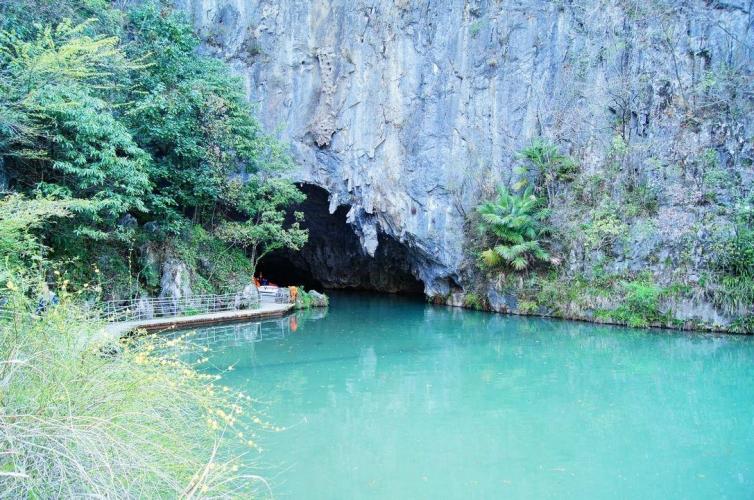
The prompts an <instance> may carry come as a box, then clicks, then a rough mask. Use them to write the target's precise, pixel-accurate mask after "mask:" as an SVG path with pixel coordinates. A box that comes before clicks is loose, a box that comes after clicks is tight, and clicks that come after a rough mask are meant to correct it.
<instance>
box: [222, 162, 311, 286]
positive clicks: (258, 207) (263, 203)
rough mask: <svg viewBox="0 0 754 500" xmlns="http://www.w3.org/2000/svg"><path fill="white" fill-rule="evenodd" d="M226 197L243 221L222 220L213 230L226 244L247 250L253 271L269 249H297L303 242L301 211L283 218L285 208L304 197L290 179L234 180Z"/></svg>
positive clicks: (301, 200)
mask: <svg viewBox="0 0 754 500" xmlns="http://www.w3.org/2000/svg"><path fill="white" fill-rule="evenodd" d="M226 198H228V200H227V202H228V203H229V204H230V205H232V206H235V207H237V208H238V210H239V211H240V212H241V214H242V215H243V216H245V217H246V220H245V221H243V222H235V221H231V222H224V223H222V224H220V225H219V226H218V228H217V229H216V230H215V233H216V234H217V236H218V237H219V238H220V239H221V240H223V241H225V242H226V243H229V244H231V245H236V246H239V247H241V248H245V249H246V250H247V251H248V254H249V260H250V261H251V266H252V269H251V272H252V274H254V273H255V272H256V268H257V265H258V264H259V261H261V260H262V259H263V258H264V257H265V256H266V255H267V254H269V253H270V252H272V251H275V250H279V249H282V248H287V249H290V250H300V249H301V247H303V246H304V244H305V243H306V241H307V239H308V237H309V231H308V230H307V229H302V228H301V222H302V220H303V213H301V212H293V219H294V220H293V222H289V221H286V209H287V208H289V207H291V206H293V205H295V204H297V203H301V202H303V201H304V199H305V198H306V196H305V195H304V194H303V193H302V192H301V191H300V190H299V189H298V188H297V187H296V186H295V185H294V184H293V183H291V182H290V181H288V180H286V179H280V178H270V179H262V178H260V177H258V176H254V177H253V178H251V179H249V180H248V181H247V182H246V183H244V184H241V183H240V182H235V183H233V185H232V186H231V190H230V191H229V193H228V194H227V195H226Z"/></svg>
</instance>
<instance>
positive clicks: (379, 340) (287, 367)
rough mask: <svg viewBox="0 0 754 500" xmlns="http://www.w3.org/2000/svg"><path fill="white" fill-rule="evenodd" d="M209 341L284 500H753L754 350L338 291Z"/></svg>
mask: <svg viewBox="0 0 754 500" xmlns="http://www.w3.org/2000/svg"><path fill="white" fill-rule="evenodd" d="M292 326H293V327H294V328H292ZM197 339H198V340H200V341H202V340H201V339H206V341H207V342H209V343H210V344H211V346H212V348H213V352H212V355H211V363H213V364H215V365H216V366H218V367H227V366H229V365H234V370H233V371H231V372H228V373H226V374H225V376H224V379H225V383H226V384H228V385H231V386H233V387H234V388H239V389H243V390H245V391H248V393H250V394H251V395H253V396H254V397H255V398H257V399H261V400H263V401H264V402H265V413H266V415H267V418H268V419H269V420H270V421H272V422H273V423H274V424H276V425H279V426H284V427H287V430H285V431H283V432H278V433H274V432H270V433H266V434H264V436H263V438H262V439H263V446H264V448H265V451H264V452H263V453H262V454H261V455H260V458H261V460H262V463H263V464H264V466H265V467H264V470H261V471H260V472H261V473H262V474H263V475H265V476H266V477H267V478H269V479H270V482H271V484H272V488H273V493H274V494H275V496H276V497H277V498H296V499H298V498H301V499H320V498H321V499H341V498H342V499H351V498H390V499H397V498H410V499H419V498H422V499H423V498H485V499H486V498H503V497H505V498H642V499H648V498H658V499H670V498H705V499H706V498H754V339H751V338H746V337H735V336H710V335H702V334H686V333H673V332H668V331H651V330H631V329H623V328H616V327H608V326H599V325H591V324H586V323H576V322H567V321H556V320H543V319H530V318H520V317H511V316H503V315H495V314H487V313H480V312H473V311H466V310H459V309H451V308H445V307H440V306H431V305H427V304H425V303H423V302H422V301H420V300H411V299H406V298H399V297H390V296H379V295H343V294H334V295H333V297H332V300H331V307H330V308H329V310H328V311H326V313H325V312H324V311H309V312H302V313H298V314H297V315H296V316H295V317H292V318H286V319H285V320H283V321H271V322H265V323H263V324H261V325H260V324H241V325H225V326H220V327H214V328H205V329H203V330H199V331H198V332H197Z"/></svg>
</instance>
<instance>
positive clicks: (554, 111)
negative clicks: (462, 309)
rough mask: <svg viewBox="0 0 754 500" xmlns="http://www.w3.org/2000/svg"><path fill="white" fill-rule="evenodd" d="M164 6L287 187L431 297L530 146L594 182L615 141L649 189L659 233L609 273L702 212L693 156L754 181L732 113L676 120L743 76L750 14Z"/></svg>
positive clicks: (573, 0)
mask: <svg viewBox="0 0 754 500" xmlns="http://www.w3.org/2000/svg"><path fill="white" fill-rule="evenodd" d="M178 4H179V5H180V6H181V8H182V9H184V10H185V11H186V12H187V13H188V14H189V16H190V17H191V18H192V19H193V22H194V23H195V25H196V27H197V30H198V32H199V34H200V36H201V38H202V40H203V42H204V44H203V50H204V51H205V52H207V53H210V54H214V55H217V56H219V57H222V58H224V59H226V60H227V61H229V62H230V63H231V65H232V66H233V68H234V70H235V71H236V72H237V74H238V75H240V76H241V77H243V79H244V81H245V84H246V88H247V92H248V96H249V99H250V100H251V101H252V102H253V103H255V104H256V105H257V106H258V111H259V115H260V117H261V120H262V122H263V123H264V125H265V126H266V128H267V130H270V131H274V130H279V131H280V135H281V136H282V138H283V139H285V140H287V141H288V142H289V143H290V144H291V146H292V148H293V152H294V155H295V158H296V160H297V161H298V163H299V165H300V171H299V172H298V173H297V177H298V180H300V181H302V182H306V183H309V184H313V185H317V186H320V187H322V188H324V189H326V190H327V191H328V192H329V210H330V212H331V213H334V212H335V211H336V210H337V209H338V207H341V206H346V207H350V208H349V211H348V214H347V219H348V222H349V223H350V224H351V226H352V227H353V229H354V232H355V234H356V235H357V237H358V238H359V241H360V244H361V247H362V249H363V252H364V253H365V254H367V255H375V254H376V252H378V247H379V244H380V241H381V238H382V237H383V236H387V237H389V238H390V239H391V241H395V242H399V243H400V244H402V245H403V246H405V248H406V250H407V255H408V260H409V261H408V265H409V267H410V272H411V273H412V274H413V275H414V276H416V277H418V278H419V279H420V280H421V281H422V282H423V283H424V287H425V293H426V294H428V295H430V296H448V295H449V294H450V293H451V292H453V291H457V290H459V289H460V288H463V287H464V285H465V283H464V278H463V272H462V268H463V263H464V258H465V256H464V245H465V242H466V241H467V240H466V238H465V237H464V234H465V227H464V224H465V221H466V216H467V214H469V213H470V212H472V211H473V209H474V206H476V204H477V203H478V202H479V200H480V199H482V198H484V197H485V196H488V195H489V194H490V193H491V192H492V191H493V190H494V188H495V186H496V185H497V184H499V183H511V182H515V180H516V179H515V176H516V173H515V169H514V167H515V165H516V152H517V151H519V150H520V149H521V148H522V147H524V146H525V145H527V144H528V143H529V141H530V140H531V139H532V138H533V137H537V136H545V137H548V138H550V139H551V140H553V142H555V143H557V144H558V145H559V146H560V147H561V149H562V150H563V151H565V152H567V153H569V154H571V155H572V156H573V157H574V158H575V159H576V160H577V161H578V162H579V164H580V166H581V168H582V171H585V172H588V173H590V174H591V175H593V176H595V177H596V178H599V177H601V176H604V175H606V174H605V173H606V172H607V170H606V169H608V168H612V167H611V166H610V165H611V156H610V155H611V151H613V150H614V145H615V141H616V137H620V138H621V140H622V141H625V142H627V143H629V144H630V145H631V151H632V156H631V158H630V161H627V162H625V164H624V165H621V166H620V168H625V169H627V171H628V170H631V175H635V176H637V177H638V178H641V179H645V180H654V181H658V182H661V184H662V186H663V192H662V193H661V195H660V197H659V204H660V207H659V213H660V214H661V216H660V217H658V218H656V220H655V221H654V222H656V223H657V225H658V228H657V229H658V230H657V233H656V234H655V235H653V236H651V237H649V236H647V237H645V236H643V235H641V234H637V235H636V238H637V240H636V241H635V242H634V243H632V244H631V245H630V248H626V249H625V251H624V252H623V254H621V256H619V257H618V258H616V259H615V262H616V264H615V265H616V266H619V267H620V266H623V268H626V269H641V268H643V267H644V266H645V265H647V264H648V263H652V265H653V266H655V267H656V266H659V265H661V263H662V262H666V261H667V262H672V261H673V259H674V257H673V256H674V253H677V252H680V250H679V249H678V248H680V246H679V245H677V244H676V243H677V242H679V241H681V240H682V239H683V238H685V237H686V236H685V233H683V231H682V230H681V229H684V228H687V227H691V226H693V225H694V224H697V223H701V222H700V221H702V220H703V219H704V217H706V216H707V215H709V214H705V213H704V209H699V208H698V207H696V206H695V205H693V204H694V203H695V202H693V201H689V200H690V197H689V196H686V195H685V194H684V193H685V192H687V191H688V189H690V186H692V185H693V184H694V179H697V180H698V175H699V174H698V173H695V172H694V171H693V167H692V165H695V163H694V162H695V161H696V160H695V159H696V158H699V157H700V156H701V155H702V154H703V153H704V151H706V150H708V149H712V150H714V151H715V154H716V155H717V157H718V158H719V160H720V162H721V164H722V165H724V166H725V168H729V169H733V170H736V171H737V172H738V174H739V175H740V178H741V179H742V182H743V183H748V185H751V182H752V175H753V174H752V172H751V170H752V167H751V159H752V136H753V135H754V133H753V131H754V127H752V119H751V115H750V114H747V112H745V109H746V108H744V110H739V112H736V111H735V110H733V109H729V110H728V111H721V112H715V113H711V112H710V113H707V114H704V113H701V114H698V113H697V115H696V116H695V117H693V119H692V118H690V114H691V113H689V109H692V108H694V107H696V108H699V106H700V104H699V103H698V102H696V100H695V99H696V97H695V96H696V90H695V89H698V88H700V87H699V86H700V85H704V79H705V78H709V77H710V72H711V71H713V70H714V71H716V69H715V68H720V67H722V66H721V64H723V63H726V64H728V63H730V64H731V65H734V66H736V67H738V68H739V69H741V70H742V71H743V72H744V73H747V72H748V74H751V69H752V60H754V49H753V48H752V47H754V37H753V36H752V16H754V14H752V3H751V2H749V1H746V2H745V1H740V0H730V1H727V2H709V1H707V2H705V1H695V0H690V1H683V2H681V1H664V0H657V1H653V2H649V1H641V2H638V1H617V0H616V1H606V0H605V1H601V0H582V1H577V0H567V1H561V2H551V1H533V0H511V1H505V2H497V1H477V0H467V1H461V0H448V1H442V2H436V1H434V2H433V1H429V0H416V1H407V0H395V1H373V0H370V1H367V0H322V1H296V0H283V1H281V0H178ZM749 82H750V80H749ZM749 85H750V84H749ZM742 91H743V94H742V95H743V97H742V99H743V102H745V103H748V104H751V98H752V97H751V87H749V88H748V89H742ZM746 92H749V94H748V97H746V95H745V94H746ZM692 205H693V208H690V207H692ZM556 222H557V217H556ZM632 237H633V236H632ZM676 247H678V248H676ZM661 251H664V252H666V254H667V255H666V257H667V258H666V259H664V260H661V259H659V258H658V257H657V256H658V252H661ZM563 254H564V257H565V259H566V264H565V265H566V266H567V267H568V268H570V269H573V270H574V272H575V271H577V270H579V269H580V268H586V267H587V266H586V264H585V263H589V259H590V255H589V254H588V252H585V251H584V250H583V249H582V248H578V247H577V246H576V247H574V248H567V249H565V250H564V251H563ZM658 262H660V264H658ZM611 265H612V264H611ZM616 269H617V268H616ZM653 269H654V268H653ZM656 270H658V272H659V271H661V269H659V268H658V269H656Z"/></svg>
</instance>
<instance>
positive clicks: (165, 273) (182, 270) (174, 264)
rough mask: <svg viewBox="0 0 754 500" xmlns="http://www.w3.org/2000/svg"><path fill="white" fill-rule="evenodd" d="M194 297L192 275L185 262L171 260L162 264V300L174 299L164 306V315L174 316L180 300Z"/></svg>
mask: <svg viewBox="0 0 754 500" xmlns="http://www.w3.org/2000/svg"><path fill="white" fill-rule="evenodd" d="M191 295H192V291H191V274H190V271H189V269H188V267H187V266H186V264H185V263H184V262H181V261H180V260H178V259H173V258H169V259H167V260H166V261H165V262H164V263H163V264H162V278H161V279H160V298H161V299H172V300H171V301H170V302H166V303H165V304H163V305H162V307H163V308H164V309H165V310H164V311H162V312H163V314H166V315H168V314H174V313H175V311H176V310H177V307H178V306H177V304H178V300H179V299H182V298H186V297H190V296H191Z"/></svg>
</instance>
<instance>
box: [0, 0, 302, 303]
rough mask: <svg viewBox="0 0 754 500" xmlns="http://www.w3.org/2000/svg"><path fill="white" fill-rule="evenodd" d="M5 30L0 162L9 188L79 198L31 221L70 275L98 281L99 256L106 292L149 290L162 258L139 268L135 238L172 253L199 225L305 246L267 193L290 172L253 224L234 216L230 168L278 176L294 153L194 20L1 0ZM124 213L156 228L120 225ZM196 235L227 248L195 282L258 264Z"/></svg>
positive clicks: (211, 247) (211, 286) (160, 12)
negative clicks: (208, 53) (265, 124)
mask: <svg viewBox="0 0 754 500" xmlns="http://www.w3.org/2000/svg"><path fill="white" fill-rule="evenodd" d="M0 27H2V29H3V30H2V32H0V158H1V160H0V161H2V163H3V167H4V169H5V170H6V171H7V173H8V177H9V178H10V179H11V188H12V189H13V190H14V191H17V192H21V193H24V194H26V195H27V197H33V198H47V199H50V200H61V201H67V202H69V203H72V204H74V205H75V209H73V208H71V210H70V211H69V213H67V217H65V218H64V219H61V220H59V221H58V223H57V224H56V225H55V227H54V231H52V230H51V229H52V228H51V226H50V225H49V224H42V225H40V226H39V227H38V228H37V229H38V232H39V235H40V236H41V238H42V241H43V242H44V243H45V244H47V245H48V246H49V247H51V251H50V252H49V255H50V257H51V258H54V259H56V260H57V261H59V262H65V264H66V268H67V272H68V273H69V275H70V276H71V279H72V280H73V281H74V282H75V283H79V284H81V283H85V282H89V281H91V280H92V279H94V278H96V276H93V274H92V273H93V269H94V266H93V261H95V260H96V261H97V264H98V265H99V266H100V268H101V270H102V272H105V273H108V275H109V277H110V280H107V281H106V283H105V286H106V287H108V288H109V289H110V291H111V292H113V293H118V294H121V293H122V294H126V295H133V294H137V293H140V292H141V291H144V290H146V291H148V292H152V291H155V290H154V289H155V287H156V286H157V285H158V284H159V277H158V275H157V274H158V272H159V269H155V265H154V263H147V264H145V265H141V263H140V262H138V260H139V259H138V252H135V248H136V247H143V246H145V245H147V246H148V245H150V244H151V245H157V246H158V247H159V251H160V252H161V253H162V254H163V255H164V254H168V253H170V252H171V249H170V246H171V245H176V247H181V242H183V241H184V240H186V239H189V240H191V239H195V238H193V237H192V236H190V235H191V234H192V233H193V232H194V229H192V227H193V226H194V225H201V226H202V227H203V228H205V229H207V230H208V231H209V232H210V233H211V232H214V230H215V229H216V228H217V226H221V227H222V229H220V230H219V231H218V232H219V234H224V235H225V236H232V235H233V234H236V235H238V234H239V232H240V230H241V229H244V230H246V231H247V232H251V233H255V234H253V235H249V234H247V235H246V237H245V238H243V239H244V240H248V239H249V238H252V239H257V240H259V239H260V238H261V240H264V241H277V242H281V241H282V242H283V243H284V244H285V245H287V246H292V247H296V246H300V240H301V238H302V233H301V231H300V228H298V226H297V225H285V224H283V222H282V221H283V220H284V218H285V208H286V206H287V205H286V203H281V202H280V200H279V199H275V196H274V195H272V194H271V193H270V192H269V190H270V189H272V188H273V187H281V188H282V189H283V194H284V197H285V198H286V199H288V200H291V202H293V201H295V199H297V198H296V196H295V195H294V194H291V191H292V190H293V191H295V190H296V188H295V187H293V186H292V184H290V183H289V182H287V181H269V182H268V183H267V185H268V186H269V188H265V189H258V188H257V189H256V191H255V193H257V194H259V195H260V196H262V197H264V198H265V199H264V200H260V204H263V205H264V206H262V207H261V208H258V209H257V208H254V207H252V210H251V211H252V212H259V213H263V216H262V217H261V219H259V220H257V223H256V224H255V229H254V230H253V231H252V230H251V229H250V227H249V224H246V225H244V224H241V223H235V222H233V221H235V220H236V219H237V218H238V217H239V215H242V216H245V215H246V214H248V213H249V208H250V207H249V203H250V201H249V196H250V195H251V193H247V195H246V196H241V197H239V196H235V194H234V193H235V192H236V191H238V189H237V187H236V185H237V184H238V179H247V178H251V179H252V183H253V184H254V186H258V185H259V184H261V183H262V182H261V180H260V179H262V178H264V179H268V178H269V177H271V176H275V175H283V173H284V170H285V169H286V168H288V167H289V166H290V165H291V160H290V158H289V156H288V155H287V152H286V147H285V145H283V144H281V143H279V142H278V141H276V140H275V139H274V138H273V137H271V136H269V135H266V134H264V133H263V132H262V130H261V127H260V125H259V123H258V121H257V120H256V119H255V118H254V115H253V113H252V109H251V107H250V105H249V104H248V102H247V101H246V96H245V93H244V87H243V84H242V82H241V81H240V80H239V79H238V78H236V77H234V76H232V75H231V73H230V71H229V68H228V66H227V65H226V64H225V63H224V62H222V61H219V60H216V59H213V58H209V57H205V56H202V55H200V54H199V53H198V51H197V48H198V46H199V40H198V38H197V37H196V35H195V34H194V33H193V30H192V26H191V24H190V23H189V22H187V20H186V19H184V18H183V17H182V16H180V15H179V14H177V13H176V12H175V11H174V10H173V9H172V8H171V7H170V6H168V5H167V4H164V3H157V2H152V1H147V2H143V3H142V2H139V3H135V4H131V5H130V6H129V7H128V8H127V9H126V10H124V11H121V10H118V9H116V8H114V7H113V4H111V3H110V2H108V1H105V0H62V1H61V2H50V1H49V0H41V1H36V0H35V1H31V0H17V1H14V2H5V3H0ZM278 198H279V197H278ZM271 202H272V204H271ZM239 204H241V205H239ZM71 206H73V205H71ZM125 214H130V216H133V217H129V218H128V220H131V221H134V220H135V221H136V222H138V223H145V222H151V223H152V224H153V225H155V226H156V227H158V228H159V230H158V231H143V230H141V229H139V227H138V225H137V226H136V227H132V225H129V226H127V227H125V226H122V225H121V224H120V223H119V221H120V220H121V218H122V217H123V216H124V215H125ZM262 219H263V220H262ZM226 223H227V224H226ZM233 224H238V225H237V226H234V225H233ZM283 226H285V227H286V229H290V230H291V231H288V232H286V231H282V232H281V231H280V229H281V228H283ZM233 228H235V229H237V230H238V231H235V232H234V231H229V229H233ZM262 230H263V231H264V232H265V234H264V235H262V236H263V237H262V236H260V235H258V234H256V233H258V232H259V231H262ZM187 235H189V236H187ZM286 238H287V239H286ZM200 239H201V240H202V243H201V245H200V246H202V248H203V249H204V250H205V251H208V252H209V253H210V254H211V255H213V256H215V255H222V256H224V257H225V258H224V259H223V258H220V259H218V262H219V264H217V265H213V269H214V270H213V271H207V272H204V270H202V272H201V273H197V279H198V281H199V283H198V284H199V287H200V288H204V289H208V290H216V289H217V287H218V286H219V285H218V280H219V279H225V278H227V279H228V280H229V282H228V286H231V285H235V284H237V283H238V282H237V279H235V277H238V278H239V279H240V277H241V276H246V273H248V272H251V271H252V270H253V267H254V266H253V265H252V266H250V265H249V263H248V261H247V260H246V258H245V257H244V256H243V253H242V252H241V251H239V250H235V249H234V250H232V251H231V250H230V249H228V245H227V244H224V243H223V242H221V241H220V240H218V239H217V238H215V237H214V236H212V237H210V236H208V237H207V238H200ZM231 239H232V238H231ZM261 240H260V241H261ZM235 243H240V241H235ZM277 244H279V243H273V246H275V245H277ZM255 245H256V246H258V245H259V244H258V243H256V244H255ZM255 245H251V246H252V247H254V246H255ZM184 249H185V246H184V247H181V248H179V249H178V250H176V251H179V250H184ZM194 262H195V263H196V262H199V259H194ZM225 262H231V263H232V264H230V265H228V266H225V265H224V263H225ZM197 265H199V264H197ZM200 267H201V266H200ZM205 267H206V266H205ZM228 268H232V269H233V270H232V271H231V270H230V269H228ZM240 268H245V269H246V271H245V272H240V271H238V270H239V269H240ZM197 269H198V268H197ZM226 271H227V272H226Z"/></svg>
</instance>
